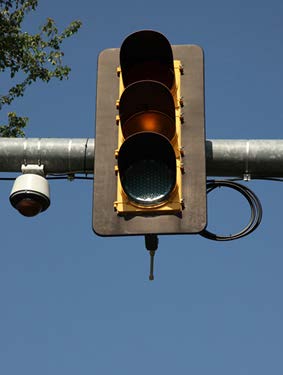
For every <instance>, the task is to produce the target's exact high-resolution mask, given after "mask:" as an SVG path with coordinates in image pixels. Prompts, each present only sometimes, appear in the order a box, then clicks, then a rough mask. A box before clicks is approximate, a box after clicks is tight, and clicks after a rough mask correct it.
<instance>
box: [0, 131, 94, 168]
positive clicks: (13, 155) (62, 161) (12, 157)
mask: <svg viewBox="0 0 283 375" xmlns="http://www.w3.org/2000/svg"><path fill="white" fill-rule="evenodd" d="M94 143H95V140H94V139H93V138H92V139H90V138H78V139H67V138H0V172H20V171H21V166H22V164H24V165H27V164H38V165H44V172H45V173H46V174H52V173H68V174H73V173H93V167H94Z"/></svg>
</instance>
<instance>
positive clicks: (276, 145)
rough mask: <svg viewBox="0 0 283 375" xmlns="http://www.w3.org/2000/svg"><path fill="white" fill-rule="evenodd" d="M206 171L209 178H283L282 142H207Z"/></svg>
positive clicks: (215, 140)
mask: <svg viewBox="0 0 283 375" xmlns="http://www.w3.org/2000/svg"><path fill="white" fill-rule="evenodd" d="M206 170H207V175H208V176H223V177H245V178H262V177H283V140H282V139H278V140H271V139H252V140H232V139H212V140H207V141H206Z"/></svg>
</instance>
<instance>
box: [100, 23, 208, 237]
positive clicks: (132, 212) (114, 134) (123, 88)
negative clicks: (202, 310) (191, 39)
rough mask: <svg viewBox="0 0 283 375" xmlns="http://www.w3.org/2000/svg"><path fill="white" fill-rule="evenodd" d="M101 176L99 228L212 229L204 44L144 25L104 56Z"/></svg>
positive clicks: (107, 231) (110, 231)
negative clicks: (175, 41)
mask: <svg viewBox="0 0 283 375" xmlns="http://www.w3.org/2000/svg"><path fill="white" fill-rule="evenodd" d="M117 72H118V77H117ZM94 174H95V182H94V211H93V228H94V231H95V232H96V233H97V234H100V235H130V234H150V233H153V234H161V233H198V232H200V231H202V230H203V229H204V228H205V226H206V188H205V181H206V174H205V132H204V83H203V54H202V50H201V48H199V47H198V46H194V45H193V46H192V45H185V46H171V45H170V43H169V42H168V40H167V39H166V38H165V37H164V36H163V35H162V34H160V33H158V32H156V31H151V30H144V31H140V32H136V33H134V34H131V35H130V36H128V37H127V38H126V39H125V40H124V42H123V43H122V45H121V48H120V49H108V50H104V51H103V52H102V53H101V54H100V56H99V62H98V82H97V109H96V146H95V171H94Z"/></svg>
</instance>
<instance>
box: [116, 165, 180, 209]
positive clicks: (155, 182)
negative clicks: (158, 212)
mask: <svg viewBox="0 0 283 375" xmlns="http://www.w3.org/2000/svg"><path fill="white" fill-rule="evenodd" d="M122 184H123V187H124V191H125V193H126V194H127V196H128V197H129V198H130V199H131V200H132V201H133V202H136V203H137V204H141V205H144V206H151V205H155V204H159V203H162V202H163V201H164V200H166V199H167V198H168V196H169V194H170V193H171V192H172V190H173V189H174V186H175V173H174V171H173V170H172V169H170V168H169V167H168V165H167V164H166V163H164V162H163V161H162V160H139V161H137V162H136V163H134V164H132V165H131V166H129V168H128V169H127V170H126V171H125V173H124V176H123V181H122Z"/></svg>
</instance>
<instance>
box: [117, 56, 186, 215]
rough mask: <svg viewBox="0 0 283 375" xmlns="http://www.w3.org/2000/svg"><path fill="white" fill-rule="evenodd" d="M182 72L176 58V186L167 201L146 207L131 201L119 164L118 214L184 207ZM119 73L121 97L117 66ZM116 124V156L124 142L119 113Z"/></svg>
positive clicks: (168, 211)
mask: <svg viewBox="0 0 283 375" xmlns="http://www.w3.org/2000/svg"><path fill="white" fill-rule="evenodd" d="M181 72H182V64H181V61H180V60H174V73H175V87H174V92H172V96H173V98H174V103H175V121H176V135H175V137H174V138H173V140H172V142H171V143H172V146H173V148H174V151H175V156H176V167H177V169H176V186H175V188H174V190H173V192H172V193H171V195H170V197H169V199H168V200H167V201H166V202H162V203H160V204H158V205H154V206H150V207H145V206H141V205H137V204H136V203H134V202H132V201H130V200H129V199H128V197H127V195H126V194H125V193H124V190H123V188H122V185H121V181H120V176H119V170H118V166H115V173H116V175H117V200H116V201H115V202H114V209H115V211H117V213H118V214H121V215H123V214H137V215H138V214H140V215H141V214H145V213H148V214H154V213H156V211H157V208H158V214H162V213H164V214H168V213H172V214H176V213H180V212H181V211H182V209H183V198H182V173H183V163H182V143H181V124H182V113H181V107H182V97H181ZM117 74H118V77H119V98H120V97H121V95H122V93H123V91H124V85H123V79H122V72H121V68H120V67H118V68H117ZM116 107H117V109H118V108H119V100H117V102H116ZM116 124H117V125H118V149H117V150H115V157H116V158H117V157H118V153H119V149H120V147H121V145H122V143H123V142H124V137H123V134H122V130H121V123H120V118H119V115H117V116H116Z"/></svg>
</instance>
